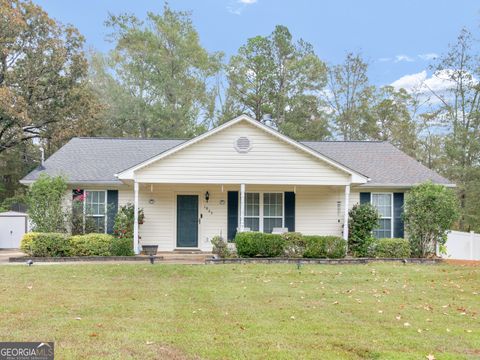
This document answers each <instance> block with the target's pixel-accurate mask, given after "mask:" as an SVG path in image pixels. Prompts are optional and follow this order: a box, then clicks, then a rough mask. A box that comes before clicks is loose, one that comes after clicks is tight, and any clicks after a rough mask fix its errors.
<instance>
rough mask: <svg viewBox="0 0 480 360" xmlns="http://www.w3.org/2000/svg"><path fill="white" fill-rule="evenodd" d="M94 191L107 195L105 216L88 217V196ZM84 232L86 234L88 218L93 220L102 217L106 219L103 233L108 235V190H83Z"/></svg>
mask: <svg viewBox="0 0 480 360" xmlns="http://www.w3.org/2000/svg"><path fill="white" fill-rule="evenodd" d="M92 191H96V192H104V193H105V213H104V215H98V214H97V215H87V213H86V212H87V196H88V193H89V192H92ZM83 195H84V196H83V232H85V222H86V218H87V216H89V217H92V218H100V217H103V218H105V226H104V227H105V229H104V231H103V233H104V234H106V233H107V228H108V225H107V224H108V222H107V221H108V212H107V209H108V197H107V196H108V190H99V189H83ZM99 234H101V233H99Z"/></svg>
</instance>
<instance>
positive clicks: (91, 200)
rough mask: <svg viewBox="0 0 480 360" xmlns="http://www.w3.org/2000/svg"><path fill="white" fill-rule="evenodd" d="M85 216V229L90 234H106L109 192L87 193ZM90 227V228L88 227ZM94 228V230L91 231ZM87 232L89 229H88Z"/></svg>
mask: <svg viewBox="0 0 480 360" xmlns="http://www.w3.org/2000/svg"><path fill="white" fill-rule="evenodd" d="M85 193H86V194H85V197H84V198H85V202H84V214H85V223H87V222H88V224H85V227H86V228H87V227H88V228H89V229H88V232H91V231H94V232H98V233H105V232H106V230H107V229H106V223H107V221H106V213H107V211H106V210H107V196H106V195H107V192H106V191H87V190H86V191H85ZM87 225H88V226H87ZM91 227H92V229H90V228H91ZM86 230H87V229H86Z"/></svg>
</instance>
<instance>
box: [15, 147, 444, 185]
mask: <svg viewBox="0 0 480 360" xmlns="http://www.w3.org/2000/svg"><path fill="white" fill-rule="evenodd" d="M185 141H186V140H159V139H148V140H146V139H113V138H73V139H72V140H70V141H69V142H68V143H67V144H66V145H65V146H63V147H62V148H61V149H60V150H58V151H57V152H56V153H55V154H53V155H52V156H51V157H50V158H48V159H47V160H46V161H45V164H44V168H41V167H39V168H37V169H35V170H33V171H32V172H31V173H29V174H28V175H27V176H25V177H24V178H23V180H24V181H27V182H28V181H32V180H36V179H37V177H38V175H39V174H40V173H41V172H45V173H47V174H49V175H63V176H65V177H66V178H67V179H68V180H69V182H71V183H89V182H99V183H100V182H106V183H120V181H119V180H118V179H117V178H116V177H115V174H117V173H119V172H121V171H123V170H126V169H128V168H130V167H132V166H134V165H137V164H139V163H141V162H143V161H145V160H147V159H149V158H151V157H153V156H155V155H158V154H161V153H162V152H164V151H166V150H168V149H171V148H173V147H175V146H177V145H179V144H181V143H183V142H185ZM302 144H304V145H306V146H308V147H310V148H311V149H313V150H315V151H317V152H319V153H320V154H322V155H325V156H327V157H329V158H331V159H332V160H334V161H336V162H338V163H340V164H342V165H344V166H346V167H348V168H350V169H353V170H355V171H356V172H358V173H360V174H363V175H365V176H368V177H369V178H370V179H371V181H370V182H369V183H368V185H399V186H402V185H403V186H409V185H412V184H417V183H421V182H423V181H426V180H432V181H433V182H435V183H439V184H450V182H449V181H448V180H447V179H445V178H443V177H441V176H440V175H438V174H437V173H435V172H434V171H432V170H430V169H428V168H427V167H425V166H423V165H422V164H420V163H419V162H417V161H416V160H414V159H412V158H411V157H409V156H408V155H406V154H405V153H403V152H402V151H400V150H398V149H397V148H395V147H394V146H393V145H391V144H390V143H388V142H368V141H367V142H355V141H352V142H349V141H347V142H342V141H338V142H336V141H323V142H310V141H308V142H302Z"/></svg>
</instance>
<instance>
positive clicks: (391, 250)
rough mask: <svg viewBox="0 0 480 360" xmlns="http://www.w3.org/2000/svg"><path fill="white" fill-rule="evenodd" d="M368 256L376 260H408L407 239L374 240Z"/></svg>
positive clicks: (408, 244)
mask: <svg viewBox="0 0 480 360" xmlns="http://www.w3.org/2000/svg"><path fill="white" fill-rule="evenodd" d="M369 256H372V257H378V258H408V257H410V243H409V242H408V240H407V239H396V238H393V239H391V238H384V239H375V240H374V242H373V243H372V245H371V246H370V250H369Z"/></svg>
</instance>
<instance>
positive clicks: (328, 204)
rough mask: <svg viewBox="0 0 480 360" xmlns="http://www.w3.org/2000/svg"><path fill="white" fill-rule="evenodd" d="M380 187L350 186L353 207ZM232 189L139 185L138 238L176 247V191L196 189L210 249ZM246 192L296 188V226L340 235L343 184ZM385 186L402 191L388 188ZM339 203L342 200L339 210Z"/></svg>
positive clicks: (223, 231) (125, 192)
mask: <svg viewBox="0 0 480 360" xmlns="http://www.w3.org/2000/svg"><path fill="white" fill-rule="evenodd" d="M110 188H111V187H109V189H110ZM222 188H223V191H222ZM90 189H91V187H90ZM96 189H101V187H96ZM117 189H118V190H119V191H118V202H119V206H122V205H125V204H127V203H133V186H126V185H125V186H121V187H118V188H117ZM378 190H379V189H373V190H370V189H362V188H352V189H351V193H350V201H349V208H351V207H352V206H353V205H354V204H356V203H359V201H360V192H362V191H368V192H370V191H374V192H375V191H378ZM206 191H208V192H209V194H210V199H209V201H208V203H207V202H206V201H205V198H204V197H205V192H206ZM228 191H240V185H238V184H236V185H224V186H223V187H222V185H218V184H191V185H189V184H140V194H139V202H140V203H139V206H140V208H142V209H143V210H144V213H145V222H144V224H142V225H140V230H139V231H140V237H141V239H140V243H141V244H158V245H159V250H160V251H172V250H174V249H175V247H176V195H177V194H198V195H199V211H200V213H201V214H203V219H202V222H201V224H200V226H199V233H198V236H199V238H198V245H199V248H200V249H201V250H204V251H210V250H211V243H210V240H211V239H212V237H214V236H216V235H221V236H223V237H226V235H227V192H228ZM246 191H247V192H268V191H272V192H275V191H281V192H285V191H296V208H295V215H296V216H295V227H296V231H298V232H301V233H303V234H307V235H337V236H341V235H342V226H343V213H344V212H343V209H344V205H345V204H344V196H345V195H344V191H345V187H344V186H301V185H299V186H293V185H247V186H246ZM383 191H386V192H395V191H398V190H394V189H386V190H385V189H384V190H383ZM150 199H153V200H154V203H153V204H150ZM65 200H66V202H68V203H70V206H71V189H69V190H68V191H67V193H66V195H65ZM222 200H223V205H222V204H221V202H222ZM337 202H340V209H339V211H338V209H337V206H338V205H337Z"/></svg>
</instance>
